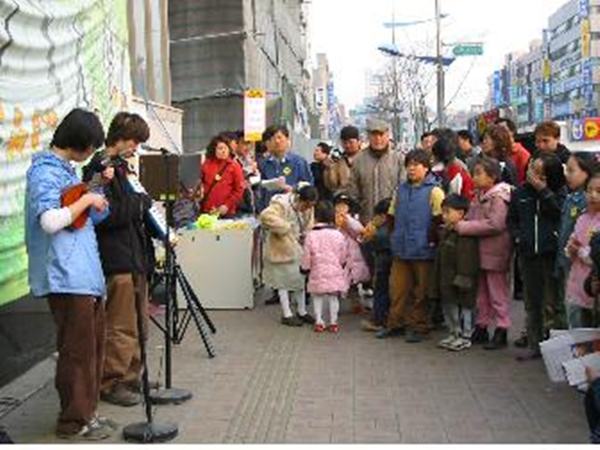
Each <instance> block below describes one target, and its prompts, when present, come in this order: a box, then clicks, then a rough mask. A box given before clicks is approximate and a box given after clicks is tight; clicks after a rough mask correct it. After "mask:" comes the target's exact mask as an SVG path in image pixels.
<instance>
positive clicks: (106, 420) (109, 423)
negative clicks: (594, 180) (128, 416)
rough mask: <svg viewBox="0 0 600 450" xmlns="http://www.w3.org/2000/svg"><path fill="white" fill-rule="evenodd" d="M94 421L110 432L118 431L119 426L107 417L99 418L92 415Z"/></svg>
mask: <svg viewBox="0 0 600 450" xmlns="http://www.w3.org/2000/svg"><path fill="white" fill-rule="evenodd" d="M94 420H96V421H97V422H98V423H99V424H100V425H104V426H106V427H108V428H110V429H111V430H118V429H119V424H118V423H117V422H115V421H114V420H111V419H109V418H108V417H104V416H99V415H98V413H96V414H94Z"/></svg>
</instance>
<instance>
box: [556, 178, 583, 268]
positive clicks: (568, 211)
mask: <svg viewBox="0 0 600 450" xmlns="http://www.w3.org/2000/svg"><path fill="white" fill-rule="evenodd" d="M586 207H587V199H586V197H585V191H583V190H579V191H575V192H572V193H570V194H569V195H567V198H566V199H565V202H564V203H563V207H562V213H561V216H560V230H559V232H558V252H557V254H556V274H557V275H559V274H560V273H561V272H562V274H565V273H567V272H569V269H570V268H571V260H570V259H569V257H567V255H565V247H566V246H567V241H568V240H569V238H570V237H571V234H573V231H574V230H575V222H577V219H578V218H579V216H580V215H581V214H583V213H584V212H585V209H586Z"/></svg>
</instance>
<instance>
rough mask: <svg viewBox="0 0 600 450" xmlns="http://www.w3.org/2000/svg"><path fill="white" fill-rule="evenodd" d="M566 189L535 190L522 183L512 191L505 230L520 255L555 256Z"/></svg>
mask: <svg viewBox="0 0 600 450" xmlns="http://www.w3.org/2000/svg"><path fill="white" fill-rule="evenodd" d="M565 197H566V188H563V189H561V190H560V191H558V192H553V191H551V190H550V189H548V188H546V189H543V190H542V191H540V192H537V191H536V190H535V189H534V188H533V186H531V185H530V184H529V183H525V184H524V185H523V186H522V187H520V188H518V189H517V190H516V191H515V193H514V194H513V197H512V200H511V202H510V207H509V211H508V218H507V222H508V229H509V231H510V234H511V236H512V237H513V239H514V240H515V242H516V244H517V246H518V248H519V251H520V254H521V255H522V256H526V257H533V256H540V255H547V256H552V257H554V256H555V255H556V252H557V249H558V231H559V228H560V216H561V210H562V205H563V203H564V200H565Z"/></svg>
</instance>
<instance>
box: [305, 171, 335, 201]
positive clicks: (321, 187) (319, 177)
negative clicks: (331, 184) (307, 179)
mask: <svg viewBox="0 0 600 450" xmlns="http://www.w3.org/2000/svg"><path fill="white" fill-rule="evenodd" d="M310 172H311V173H312V176H313V179H314V182H315V187H316V188H317V191H319V200H329V201H331V200H332V195H331V191H330V190H329V189H327V187H326V186H325V165H324V164H323V163H320V162H316V161H315V162H312V163H310Z"/></svg>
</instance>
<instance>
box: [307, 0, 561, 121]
mask: <svg viewBox="0 0 600 450" xmlns="http://www.w3.org/2000/svg"><path fill="white" fill-rule="evenodd" d="M565 3H566V0H502V1H496V0H440V5H441V12H442V13H443V14H449V16H448V17H447V18H445V19H443V21H442V41H443V42H446V43H455V42H473V41H476V42H483V45H484V54H483V56H479V57H462V58H457V60H456V61H455V62H454V63H453V64H452V65H451V66H450V68H449V69H448V71H447V72H446V103H448V102H449V101H450V100H451V99H453V100H452V104H451V105H450V106H449V109H450V110H461V109H466V110H469V109H470V107H471V105H476V104H477V105H480V104H483V102H484V100H485V97H486V95H487V90H488V88H487V78H488V76H489V75H490V74H491V73H492V72H493V71H494V70H497V69H499V68H500V67H502V64H503V61H504V56H505V55H506V54H507V53H510V52H514V51H524V52H525V51H527V50H528V48H529V43H530V42H531V41H532V40H533V39H541V37H542V30H543V29H544V28H545V27H547V24H548V17H549V16H550V15H551V14H552V13H553V12H554V11H556V10H557V9H558V8H559V7H560V6H562V5H563V4H565ZM393 11H394V12H395V21H396V22H399V21H401V22H409V21H416V20H422V19H430V18H433V17H434V15H435V3H434V0H312V3H311V10H310V22H309V27H310V30H309V33H310V34H309V36H310V46H311V48H310V53H311V55H312V56H313V58H314V56H315V55H316V54H317V53H326V54H327V56H328V60H329V66H330V69H331V70H332V71H333V76H334V87H335V92H336V95H337V96H338V98H339V99H340V101H341V102H342V103H343V104H345V105H346V106H347V107H350V108H352V107H354V106H356V105H357V104H360V103H361V102H362V99H363V97H364V95H365V72H366V71H367V70H368V69H376V68H377V67H380V66H381V65H382V64H383V63H384V62H385V58H386V57H385V56H383V55H381V53H380V52H379V51H378V50H377V47H378V46H380V45H384V44H390V43H391V42H392V34H391V33H392V32H391V30H390V29H386V28H384V26H383V23H384V22H390V21H391V18H392V12H393ZM396 45H397V46H398V47H399V48H400V49H401V50H405V51H407V50H408V51H410V50H411V49H413V51H414V49H418V51H415V53H416V54H422V53H424V52H425V51H426V50H427V48H429V52H428V53H429V54H430V55H435V22H434V21H431V22H429V23H426V24H422V25H413V26H410V27H403V28H398V29H396ZM446 51H448V52H451V48H448V49H446ZM432 70H433V69H432ZM461 83H462V87H460V85H461ZM428 104H429V105H430V106H431V107H434V106H435V82H433V83H432V84H431V95H430V96H429V97H428Z"/></svg>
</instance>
